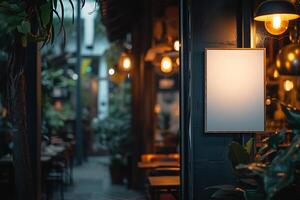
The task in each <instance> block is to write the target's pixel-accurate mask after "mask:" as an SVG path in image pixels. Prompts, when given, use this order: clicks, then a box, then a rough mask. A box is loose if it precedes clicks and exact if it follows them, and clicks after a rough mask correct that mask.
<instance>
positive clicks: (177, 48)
mask: <svg viewBox="0 0 300 200" xmlns="http://www.w3.org/2000/svg"><path fill="white" fill-rule="evenodd" d="M179 49H180V43H179V40H176V41H175V42H174V50H175V51H179Z"/></svg>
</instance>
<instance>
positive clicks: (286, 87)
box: [283, 80, 294, 92]
mask: <svg viewBox="0 0 300 200" xmlns="http://www.w3.org/2000/svg"><path fill="white" fill-rule="evenodd" d="M283 87H284V90H285V91H287V92H289V91H291V90H292V89H293V88H294V83H293V81H290V80H286V81H284V83H283Z"/></svg>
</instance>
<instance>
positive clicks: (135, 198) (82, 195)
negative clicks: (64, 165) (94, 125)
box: [58, 157, 146, 200]
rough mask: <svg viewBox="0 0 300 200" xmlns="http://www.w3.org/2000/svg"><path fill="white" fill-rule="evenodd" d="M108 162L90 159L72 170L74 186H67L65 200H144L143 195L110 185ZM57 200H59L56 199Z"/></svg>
mask: <svg viewBox="0 0 300 200" xmlns="http://www.w3.org/2000/svg"><path fill="white" fill-rule="evenodd" d="M107 163H108V160H107V158H103V157H90V158H89V161H88V162H85V163H84V164H83V165H81V166H78V167H75V168H74V186H69V187H68V188H67V191H66V193H65V200H125V199H126V200H145V199H146V198H145V196H144V194H142V193H140V192H136V191H132V190H128V189H127V188H126V187H125V186H118V185H111V183H110V176H109V169H108V164H107ZM58 200H59V199H58Z"/></svg>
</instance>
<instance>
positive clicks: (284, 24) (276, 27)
mask: <svg viewBox="0 0 300 200" xmlns="http://www.w3.org/2000/svg"><path fill="white" fill-rule="evenodd" d="M288 26H289V21H288V20H284V19H282V17H281V16H280V15H278V14H274V15H272V17H271V20H268V21H265V28H266V30H267V31H268V32H269V33H271V34H272V35H281V34H282V33H284V32H285V31H286V30H287V29H288Z"/></svg>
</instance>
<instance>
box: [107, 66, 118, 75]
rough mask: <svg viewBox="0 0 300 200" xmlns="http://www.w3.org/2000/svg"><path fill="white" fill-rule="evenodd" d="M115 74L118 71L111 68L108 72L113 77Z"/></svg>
mask: <svg viewBox="0 0 300 200" xmlns="http://www.w3.org/2000/svg"><path fill="white" fill-rule="evenodd" d="M115 72H116V71H115V69H114V68H110V69H109V70H108V74H109V75H111V76H112V75H114V74H115Z"/></svg>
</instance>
